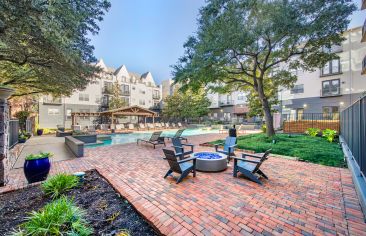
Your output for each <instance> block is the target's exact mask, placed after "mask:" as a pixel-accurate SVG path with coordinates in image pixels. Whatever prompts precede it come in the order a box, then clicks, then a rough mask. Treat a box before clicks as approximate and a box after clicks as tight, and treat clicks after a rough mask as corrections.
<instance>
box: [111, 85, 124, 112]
mask: <svg viewBox="0 0 366 236" xmlns="http://www.w3.org/2000/svg"><path fill="white" fill-rule="evenodd" d="M121 96H122V92H121V85H120V84H119V82H118V81H116V82H114V84H113V87H112V96H111V98H110V101H109V109H117V108H121V107H125V106H127V103H126V102H125V100H123V99H122V97H121Z"/></svg>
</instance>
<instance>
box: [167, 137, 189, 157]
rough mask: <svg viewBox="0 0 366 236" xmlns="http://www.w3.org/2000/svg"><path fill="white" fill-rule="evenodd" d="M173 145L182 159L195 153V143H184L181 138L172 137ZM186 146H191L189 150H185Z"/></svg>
mask: <svg viewBox="0 0 366 236" xmlns="http://www.w3.org/2000/svg"><path fill="white" fill-rule="evenodd" d="M172 143H173V147H174V149H175V152H176V155H177V156H179V157H180V159H181V160H183V159H184V158H185V157H186V156H189V155H191V154H192V153H193V148H194V145H193V144H188V143H185V144H183V143H182V142H181V140H180V139H179V138H173V139H172ZM184 147H190V149H189V150H185V149H184Z"/></svg>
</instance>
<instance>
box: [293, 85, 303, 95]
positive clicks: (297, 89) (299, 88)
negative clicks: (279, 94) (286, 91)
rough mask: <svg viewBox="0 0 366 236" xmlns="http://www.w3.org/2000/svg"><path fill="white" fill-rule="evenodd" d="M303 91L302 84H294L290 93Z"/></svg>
mask: <svg viewBox="0 0 366 236" xmlns="http://www.w3.org/2000/svg"><path fill="white" fill-rule="evenodd" d="M303 92H304V85H303V84H296V85H295V86H294V87H293V88H292V89H291V94H295V93H303Z"/></svg>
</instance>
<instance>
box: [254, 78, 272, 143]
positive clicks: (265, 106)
mask: <svg viewBox="0 0 366 236" xmlns="http://www.w3.org/2000/svg"><path fill="white" fill-rule="evenodd" d="M256 90H257V92H258V96H259V100H260V101H261V103H262V107H263V111H264V118H265V119H266V133H267V136H268V137H272V136H274V135H275V134H276V133H275V131H274V127H273V116H272V113H271V107H270V105H269V102H268V99H267V97H266V95H265V94H264V89H263V83H262V81H261V80H258V84H257V86H256Z"/></svg>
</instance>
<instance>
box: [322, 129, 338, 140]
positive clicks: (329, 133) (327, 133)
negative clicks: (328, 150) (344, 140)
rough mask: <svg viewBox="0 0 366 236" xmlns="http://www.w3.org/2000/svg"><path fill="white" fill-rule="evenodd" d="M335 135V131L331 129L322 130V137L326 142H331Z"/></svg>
mask: <svg viewBox="0 0 366 236" xmlns="http://www.w3.org/2000/svg"><path fill="white" fill-rule="evenodd" d="M336 136H337V131H336V130H333V129H325V130H323V137H324V138H326V139H327V140H328V142H330V143H332V142H333V141H334V139H335V137H336Z"/></svg>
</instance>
